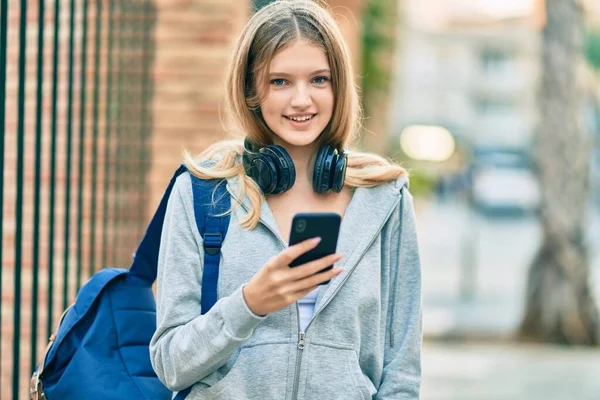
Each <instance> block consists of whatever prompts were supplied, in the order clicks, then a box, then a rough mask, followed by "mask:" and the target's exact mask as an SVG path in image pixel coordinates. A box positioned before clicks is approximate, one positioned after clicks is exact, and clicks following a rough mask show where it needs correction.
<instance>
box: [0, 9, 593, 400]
mask: <svg viewBox="0 0 600 400" xmlns="http://www.w3.org/2000/svg"><path fill="white" fill-rule="evenodd" d="M269 2H270V0H69V1H67V0H62V1H61V0H47V1H44V0H36V1H31V0H30V1H27V0H21V1H18V0H0V89H1V90H0V129H1V133H2V134H1V140H0V157H1V158H0V167H1V170H0V180H1V182H0V188H1V191H0V194H1V196H0V209H1V210H2V213H1V219H0V225H1V226H2V237H1V242H2V245H1V246H0V265H1V269H0V288H1V289H0V290H1V292H0V328H1V329H0V355H1V357H0V359H1V362H0V399H13V400H16V399H24V398H28V397H27V396H28V388H27V386H28V380H29V377H30V375H31V372H32V370H33V369H34V368H35V366H36V365H37V363H38V362H39V361H40V357H41V354H42V351H43V349H44V348H45V346H46V344H47V338H48V337H49V335H50V333H51V332H53V331H54V329H55V327H56V325H57V323H58V319H59V317H60V315H61V314H62V311H63V310H64V309H65V308H66V307H67V306H68V305H69V304H70V303H71V302H72V301H73V300H74V299H75V296H76V293H77V291H78V289H79V288H80V287H81V285H83V284H84V283H85V281H86V280H87V279H88V278H89V276H91V275H92V274H93V273H94V272H96V271H98V270H99V269H101V268H104V267H111V266H120V267H128V266H129V264H130V262H131V254H132V252H133V251H134V250H135V247H136V246H137V243H138V241H139V239H140V238H141V236H142V234H143V232H144V230H145V227H146V224H147V222H148V219H149V218H150V216H151V215H152V213H153V212H154V210H155V208H156V206H157V204H158V201H159V199H160V197H161V196H162V193H163V190H164V187H165V186H166V184H167V182H168V180H169V178H170V176H171V175H172V172H173V171H174V170H175V168H176V167H177V166H178V165H179V164H180V163H181V161H182V158H181V153H182V149H183V148H184V147H185V148H187V149H188V150H190V151H192V152H198V151H201V150H202V149H204V148H206V147H207V146H208V145H210V144H211V143H213V142H215V141H217V140H221V139H223V138H225V137H226V132H225V131H226V129H224V127H223V124H222V122H223V121H222V120H221V116H220V107H221V106H222V96H223V87H222V74H223V70H224V67H225V65H226V62H227V59H228V57H229V55H230V52H231V48H232V43H233V41H234V40H235V38H236V36H237V35H238V34H239V32H240V30H241V29H242V27H243V26H244V23H245V21H246V20H247V18H248V17H249V16H250V15H251V13H252V12H254V10H256V9H258V8H260V7H263V6H265V5H266V4H268V3H269ZM326 3H328V4H329V5H330V6H331V7H332V10H333V13H334V15H335V16H336V20H337V21H338V23H339V25H340V28H341V30H342V32H343V34H344V36H345V38H346V40H347V43H348V46H349V48H350V51H351V54H352V58H353V63H354V69H355V71H356V81H357V84H358V85H359V86H360V87H361V88H362V90H361V97H362V102H363V106H364V109H365V117H366V118H365V123H364V130H363V132H361V134H360V137H358V138H357V140H356V143H354V146H355V147H358V148H359V149H362V150H366V151H373V152H377V153H379V154H382V155H384V156H386V157H388V158H391V159H393V160H395V161H398V162H400V163H401V164H402V165H403V166H405V167H406V168H408V169H409V170H410V173H411V183H410V189H411V192H412V194H413V195H414V197H415V208H416V212H417V217H418V227H419V244H420V250H421V255H422V271H423V330H424V336H425V339H424V345H423V353H422V354H423V369H422V372H423V380H422V396H421V398H422V399H424V400H475V399H477V400H488V399H489V400H525V399H526V400H537V399H540V400H541V399H544V400H555V399H556V400H595V399H599V398H600V379H598V378H597V376H596V375H597V374H598V371H600V349H599V347H598V344H599V342H600V316H599V314H598V307H599V306H600V302H599V299H600V1H598V0H453V1H449V0H329V1H326Z"/></svg>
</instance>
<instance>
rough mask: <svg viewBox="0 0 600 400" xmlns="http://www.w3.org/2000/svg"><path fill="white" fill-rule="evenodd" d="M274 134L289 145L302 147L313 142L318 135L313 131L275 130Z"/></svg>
mask: <svg viewBox="0 0 600 400" xmlns="http://www.w3.org/2000/svg"><path fill="white" fill-rule="evenodd" d="M275 134H276V135H277V136H278V137H279V139H281V140H282V141H284V142H285V143H287V144H289V145H290V146H294V147H304V146H310V145H311V144H313V143H314V142H315V141H316V140H317V139H318V138H319V136H320V134H319V133H315V132H282V133H281V134H280V133H279V132H275Z"/></svg>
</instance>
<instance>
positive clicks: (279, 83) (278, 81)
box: [271, 79, 285, 86]
mask: <svg viewBox="0 0 600 400" xmlns="http://www.w3.org/2000/svg"><path fill="white" fill-rule="evenodd" d="M271 85H275V86H283V85H285V80H284V79H272V80H271Z"/></svg>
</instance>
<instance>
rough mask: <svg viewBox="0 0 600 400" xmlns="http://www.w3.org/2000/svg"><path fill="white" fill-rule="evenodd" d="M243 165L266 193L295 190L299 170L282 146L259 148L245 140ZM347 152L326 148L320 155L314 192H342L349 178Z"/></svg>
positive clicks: (314, 176)
mask: <svg viewBox="0 0 600 400" xmlns="http://www.w3.org/2000/svg"><path fill="white" fill-rule="evenodd" d="M242 163H243V165H244V171H245V172H246V175H248V176H250V177H251V178H252V179H254V181H255V182H256V183H257V184H258V186H259V187H260V188H261V190H262V191H263V193H264V194H279V193H283V192H285V191H287V190H289V189H291V188H292V186H293V185H294V182H295V181H296V168H295V166H294V161H293V160H292V158H291V157H290V155H289V154H288V152H287V151H286V150H285V149H284V148H283V147H282V146H279V145H268V146H264V147H262V148H259V146H258V145H256V144H255V143H253V142H252V141H250V140H249V139H248V138H245V139H244V154H243V156H242ZM346 165H347V151H346V149H342V151H341V152H339V151H338V150H337V149H335V148H334V147H332V146H329V145H323V146H321V147H320V148H319V151H318V152H317V157H316V159H315V164H314V168H313V179H312V182H313V190H314V191H315V192H317V193H327V192H329V191H331V190H333V191H335V192H338V193H339V192H340V191H341V190H342V188H343V187H344V180H345V177H346Z"/></svg>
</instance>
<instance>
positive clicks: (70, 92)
mask: <svg viewBox="0 0 600 400" xmlns="http://www.w3.org/2000/svg"><path fill="white" fill-rule="evenodd" d="M70 10H71V11H70V13H71V14H70V15H69V18H70V20H69V72H68V74H69V75H68V79H69V82H68V85H69V86H68V87H69V88H68V98H67V144H66V154H65V157H66V166H65V168H66V171H65V226H64V229H65V242H64V245H65V248H64V253H63V260H64V263H65V265H64V270H63V284H64V286H63V304H62V305H63V307H62V308H63V310H64V309H66V308H67V305H68V301H69V292H68V290H69V250H70V248H69V244H70V243H69V233H70V226H69V225H70V223H71V218H70V217H71V213H70V212H69V209H70V207H71V148H72V146H73V143H72V142H73V61H74V60H73V58H74V52H75V49H74V48H75V0H71V5H70Z"/></svg>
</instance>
